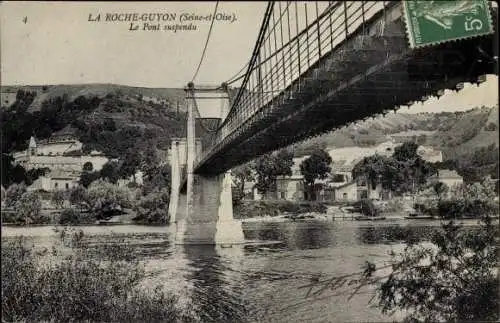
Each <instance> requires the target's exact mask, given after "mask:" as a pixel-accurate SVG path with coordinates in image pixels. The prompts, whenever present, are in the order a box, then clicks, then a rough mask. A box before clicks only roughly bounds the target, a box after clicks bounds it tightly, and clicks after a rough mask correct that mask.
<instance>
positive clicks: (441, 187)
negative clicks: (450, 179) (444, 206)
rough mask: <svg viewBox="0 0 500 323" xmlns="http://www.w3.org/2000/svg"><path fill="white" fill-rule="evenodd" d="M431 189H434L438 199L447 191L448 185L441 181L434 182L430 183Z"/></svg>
mask: <svg viewBox="0 0 500 323" xmlns="http://www.w3.org/2000/svg"><path fill="white" fill-rule="evenodd" d="M432 189H433V190H434V193H436V195H437V197H438V199H441V197H442V196H443V194H445V193H446V192H448V185H446V184H445V183H443V182H436V183H434V184H433V185H432Z"/></svg>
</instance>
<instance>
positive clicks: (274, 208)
mask: <svg viewBox="0 0 500 323" xmlns="http://www.w3.org/2000/svg"><path fill="white" fill-rule="evenodd" d="M326 211H327V206H326V204H324V203H320V202H295V201H287V200H260V201H253V200H247V201H241V202H240V203H239V204H237V205H235V206H234V207H233V217H234V218H235V219H241V220H244V219H250V218H261V217H262V218H268V217H273V218H275V217H278V216H286V215H288V216H290V217H296V216H299V215H304V214H308V213H320V214H326Z"/></svg>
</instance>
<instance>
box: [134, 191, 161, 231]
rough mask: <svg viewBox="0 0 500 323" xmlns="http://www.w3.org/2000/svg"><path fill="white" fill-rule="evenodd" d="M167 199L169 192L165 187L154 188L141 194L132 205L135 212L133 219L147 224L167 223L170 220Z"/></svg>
mask: <svg viewBox="0 0 500 323" xmlns="http://www.w3.org/2000/svg"><path fill="white" fill-rule="evenodd" d="M169 201H170V192H169V191H168V190H167V189H162V190H155V191H153V192H151V193H149V194H148V195H146V196H143V197H142V198H141V199H140V200H139V202H138V203H137V205H136V206H135V207H134V209H135V211H136V212H137V216H136V217H135V218H134V221H140V222H145V223H149V224H153V223H154V224H168V223H169V221H170V217H169V215H168V204H169Z"/></svg>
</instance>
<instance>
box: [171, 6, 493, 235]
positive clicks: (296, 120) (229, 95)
mask: <svg viewBox="0 0 500 323" xmlns="http://www.w3.org/2000/svg"><path fill="white" fill-rule="evenodd" d="M416 3H417V2H414V3H413V2H412V1H333V2H332V1H330V2H304V3H297V2H275V1H272V2H269V3H268V5H267V8H266V10H265V13H264V17H263V20H262V24H261V27H260V31H259V34H258V37H257V41H256V44H255V47H254V50H253V52H252V53H251V56H250V60H249V61H248V63H247V64H246V65H245V66H244V68H243V69H242V71H244V70H245V68H246V71H245V72H244V73H242V74H241V75H240V76H236V77H234V78H233V79H232V80H229V82H226V83H223V84H222V85H218V86H206V85H205V86H201V85H197V84H195V83H194V79H195V78H196V75H197V73H198V71H199V69H200V66H201V65H202V61H203V58H204V55H205V52H206V48H207V44H208V43H209V39H210V33H211V30H212V25H211V26H210V31H209V36H208V37H207V42H206V44H205V48H204V50H203V54H202V58H201V60H200V64H199V65H198V67H197V69H196V73H195V77H193V80H192V81H191V82H190V83H189V84H188V85H187V86H186V88H185V91H186V100H187V103H188V124H187V138H186V139H181V140H177V141H174V142H173V143H172V196H171V203H170V204H171V205H170V210H169V212H170V216H171V217H172V218H173V219H175V222H176V223H177V237H178V239H177V241H178V242H179V243H236V242H237V241H241V240H243V236H242V233H240V231H241V224H240V227H238V224H234V221H233V220H232V206H231V194H230V183H231V180H230V174H229V173H228V171H229V170H230V169H231V168H233V167H235V166H237V165H240V164H243V163H245V162H247V161H250V160H252V159H254V158H256V157H258V156H260V155H262V154H265V153H268V152H271V151H274V150H277V149H280V148H283V147H286V146H288V145H290V144H292V143H295V142H299V141H302V140H304V139H307V138H310V137H312V136H317V135H320V134H322V133H325V132H327V131H331V130H333V129H336V128H340V127H342V126H345V125H348V124H350V123H352V122H355V121H359V120H363V119H366V118H369V117H373V116H376V115H379V114H381V113H385V112H387V111H389V110H393V109H396V108H397V107H399V106H401V105H410V104H411V103H412V102H414V101H419V100H425V99H426V98H427V97H428V96H430V95H440V94H441V93H442V91H443V90H444V89H449V88H456V87H457V86H460V84H463V82H478V80H479V81H480V79H481V77H482V76H483V75H485V74H492V73H495V74H498V71H497V60H498V51H497V48H498V43H497V40H496V39H497V37H496V36H497V35H495V33H496V21H497V13H496V12H497V11H496V7H494V8H493V7H491V6H490V4H489V3H488V2H487V1H467V0H463V1H459V0H458V1H447V2H441V4H443V3H446V4H445V5H440V4H436V1H431V2H427V4H424V5H422V4H416ZM420 3H422V2H420ZM481 4H482V5H483V7H481ZM418 6H421V7H418ZM425 6H427V7H425ZM433 6H434V7H433ZM412 8H413V11H412ZM419 8H422V10H420V11H418V10H417V9H419ZM216 10H217V5H216V9H215V11H216ZM425 10H427V11H425ZM481 10H483V11H482V12H483V13H484V14H485V15H484V19H483V20H482V21H479V19H476V20H472V18H473V17H475V16H474V15H476V16H477V15H479V13H480V12H481ZM433 11H435V12H438V13H439V14H440V15H441V16H439V15H433V13H434V12H433ZM438 16H439V17H438ZM450 17H451V18H453V19H455V20H457V19H459V18H456V17H462V18H463V22H465V30H466V31H469V32H475V34H473V35H472V34H471V35H469V36H468V34H463V35H462V34H457V35H455V34H453V33H452V31H453V26H450V25H449V22H450V21H451V20H450V19H451V18H450ZM477 17H479V16H477ZM441 18H442V19H441ZM445 18H449V19H448V20H446V19H445ZM418 19H421V21H424V22H422V24H421V26H423V27H422V30H419V31H418V32H416V31H415V21H418ZM478 21H479V22H480V23H481V25H479V23H478ZM460 22H462V21H460ZM467 23H469V25H467ZM426 24H427V25H426ZM462 24H463V23H462ZM433 26H434V27H435V28H441V29H442V30H444V31H445V32H443V35H444V36H446V37H447V38H446V37H445V38H443V39H436V40H434V41H433V42H431V41H429V42H427V43H425V37H426V35H425V34H424V33H425V32H426V30H425V29H424V28H428V30H432V28H433ZM494 27H495V28H494ZM455 28H456V26H455ZM441 29H438V30H441ZM462 29H464V28H463V27H462ZM427 36H428V35H427ZM433 36H435V35H431V36H429V37H428V39H430V40H433V38H432V37H433ZM235 81H240V82H241V85H240V86H239V87H238V88H237V89H231V88H230V87H229V86H230V85H231V83H234V82H235ZM213 99H217V100H219V101H220V102H221V107H220V109H219V111H218V113H217V114H218V115H217V116H215V117H214V116H210V117H206V116H204V111H203V108H202V102H203V100H213ZM210 223H211V224H210ZM235 225H236V226H235Z"/></svg>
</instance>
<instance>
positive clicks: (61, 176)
mask: <svg viewBox="0 0 500 323" xmlns="http://www.w3.org/2000/svg"><path fill="white" fill-rule="evenodd" d="M398 145H400V144H399V143H398V142H397V141H396V140H394V139H392V140H388V141H386V142H384V143H381V144H379V145H378V146H375V147H345V148H334V149H330V150H327V152H328V154H329V155H330V157H331V159H332V164H331V169H332V171H331V173H330V174H329V175H328V177H327V178H326V179H322V180H317V181H316V184H319V185H317V186H318V189H317V192H316V199H317V201H324V202H326V201H346V202H347V201H349V202H352V201H358V200H361V199H366V198H368V199H377V200H380V199H388V198H390V192H388V191H386V190H384V189H383V188H382V186H381V185H380V184H378V185H377V186H376V187H375V188H373V187H372V186H371V185H367V181H366V179H364V178H353V175H352V171H353V168H354V167H355V165H356V164H357V163H359V162H360V161H361V160H363V158H365V157H368V156H371V155H375V154H378V155H382V156H390V155H392V154H393V152H394V148H395V147H396V146H398ZM417 152H418V154H419V155H420V156H421V157H422V159H423V160H425V161H427V162H433V163H435V162H442V161H443V154H442V152H441V151H440V150H437V149H435V148H433V147H429V146H419V148H418V151H417ZM166 155H167V156H165V159H166V160H167V161H168V160H169V158H170V157H169V156H170V152H167V154H166ZM308 157H309V156H303V157H300V158H294V159H293V166H292V175H291V176H278V178H277V180H276V190H275V191H274V193H275V196H271V197H269V196H266V198H273V199H282V200H291V201H302V200H306V199H307V196H306V195H307V190H305V186H304V176H303V175H302V174H301V171H300V164H301V162H302V161H303V160H305V159H306V158H308ZM14 159H15V162H16V163H17V164H20V165H21V166H23V167H24V168H25V169H26V170H30V169H36V168H48V169H49V170H50V171H49V172H48V173H46V174H45V175H43V176H40V177H39V178H38V179H36V180H35V181H34V182H33V183H32V184H31V185H30V186H29V187H28V188H27V190H28V191H45V192H54V191H58V190H69V189H73V188H75V187H77V186H78V185H79V179H80V175H81V174H82V172H83V171H84V170H85V169H86V170H91V171H99V170H101V169H102V167H103V165H105V164H106V163H107V162H108V161H109V158H107V157H106V156H104V155H103V154H102V153H101V152H98V151H92V152H90V153H89V154H86V155H85V154H83V153H82V143H81V142H80V141H78V139H77V138H76V137H75V131H74V129H73V128H71V126H67V127H65V128H64V129H62V130H60V131H58V132H56V133H54V134H53V135H52V136H51V137H50V138H49V139H46V140H40V141H37V140H36V138H35V137H31V139H30V142H29V146H28V149H27V150H25V151H20V152H16V153H14ZM432 180H435V181H440V182H442V183H444V184H446V185H447V186H448V187H453V186H457V185H460V184H462V183H463V178H462V177H461V176H460V175H459V174H457V172H456V171H454V170H439V173H438V174H437V175H435V176H434V177H433V178H432ZM132 181H134V182H135V184H137V185H138V186H141V185H142V173H141V172H140V171H138V172H137V173H136V174H135V176H131V178H129V179H120V180H119V181H118V183H117V185H118V186H126V185H127V184H129V183H130V182H132ZM244 189H245V197H246V198H249V199H253V200H260V199H263V196H262V195H261V194H259V192H258V190H257V189H256V187H255V182H253V181H249V182H247V183H245V188H244Z"/></svg>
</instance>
